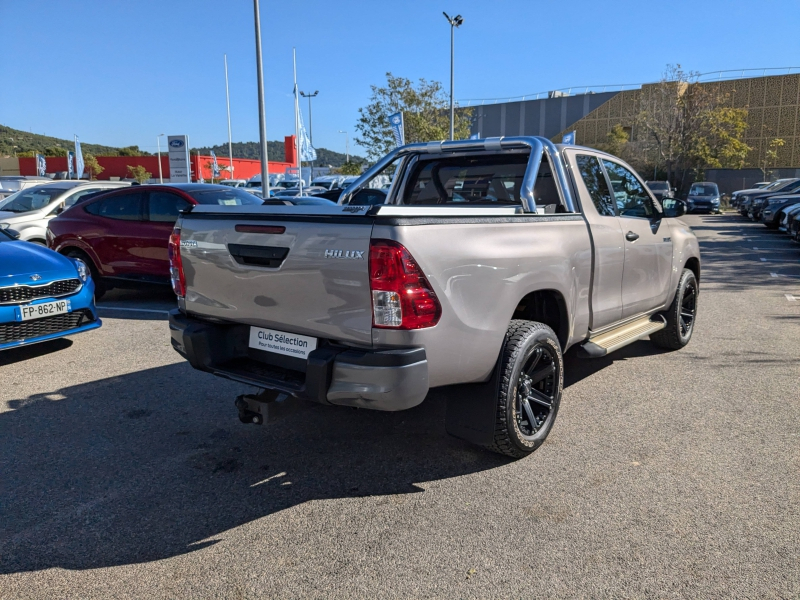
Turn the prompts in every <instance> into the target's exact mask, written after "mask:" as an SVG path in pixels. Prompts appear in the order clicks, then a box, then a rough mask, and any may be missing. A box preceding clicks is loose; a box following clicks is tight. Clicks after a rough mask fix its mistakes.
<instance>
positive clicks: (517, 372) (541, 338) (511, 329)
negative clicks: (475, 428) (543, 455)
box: [487, 320, 564, 458]
mask: <svg viewBox="0 0 800 600" xmlns="http://www.w3.org/2000/svg"><path fill="white" fill-rule="evenodd" d="M563 387H564V357H563V355H562V353H561V344H560V343H559V341H558V338H557V337H556V334H555V333H554V332H553V330H552V329H550V327H548V326H547V325H544V324H543V323H536V322H534V321H522V320H514V321H511V323H510V324H509V326H508V331H507V332H506V337H505V342H504V344H503V350H502V352H501V353H500V374H499V392H498V397H497V412H496V415H495V429H494V441H493V443H492V444H490V445H488V446H487V448H488V449H489V450H492V451H494V452H499V453H500V454H504V455H506V456H510V457H512V458H522V457H523V456H527V455H528V454H530V453H531V452H533V451H534V450H536V449H537V448H538V447H539V446H541V445H542V443H543V442H544V440H545V438H546V437H547V435H548V434H549V433H550V430H551V429H552V428H553V423H554V422H555V420H556V415H557V414H558V407H559V404H560V402H561V391H562V389H563Z"/></svg>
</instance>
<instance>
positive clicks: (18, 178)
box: [0, 175, 55, 192]
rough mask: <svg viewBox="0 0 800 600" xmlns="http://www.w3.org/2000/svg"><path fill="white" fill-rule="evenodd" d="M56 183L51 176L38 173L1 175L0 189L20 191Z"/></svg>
mask: <svg viewBox="0 0 800 600" xmlns="http://www.w3.org/2000/svg"><path fill="white" fill-rule="evenodd" d="M49 183H55V180H53V179H50V178H49V177H41V176H37V175H0V189H2V190H6V191H9V192H18V191H20V190H24V189H27V188H30V187H34V186H37V185H47V184H49Z"/></svg>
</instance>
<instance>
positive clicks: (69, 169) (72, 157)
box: [67, 152, 75, 179]
mask: <svg viewBox="0 0 800 600" xmlns="http://www.w3.org/2000/svg"><path fill="white" fill-rule="evenodd" d="M73 160H75V153H74V152H67V179H72V177H73V176H74V175H75V166H74V164H73V162H72V161H73Z"/></svg>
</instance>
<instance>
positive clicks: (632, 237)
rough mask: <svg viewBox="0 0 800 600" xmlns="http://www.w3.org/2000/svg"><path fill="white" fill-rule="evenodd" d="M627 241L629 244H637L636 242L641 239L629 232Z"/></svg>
mask: <svg viewBox="0 0 800 600" xmlns="http://www.w3.org/2000/svg"><path fill="white" fill-rule="evenodd" d="M625 239H626V240H628V241H629V242H635V241H636V240H638V239H639V234H638V233H633V232H632V231H629V232H628V233H626V234H625Z"/></svg>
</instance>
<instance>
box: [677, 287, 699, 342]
mask: <svg viewBox="0 0 800 600" xmlns="http://www.w3.org/2000/svg"><path fill="white" fill-rule="evenodd" d="M696 315H697V280H696V279H694V278H692V279H691V280H689V281H688V282H687V285H686V287H685V288H684V290H683V298H682V299H681V314H680V326H681V337H682V338H685V339H688V338H689V337H691V335H692V328H693V327H694V319H695V316H696Z"/></svg>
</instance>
